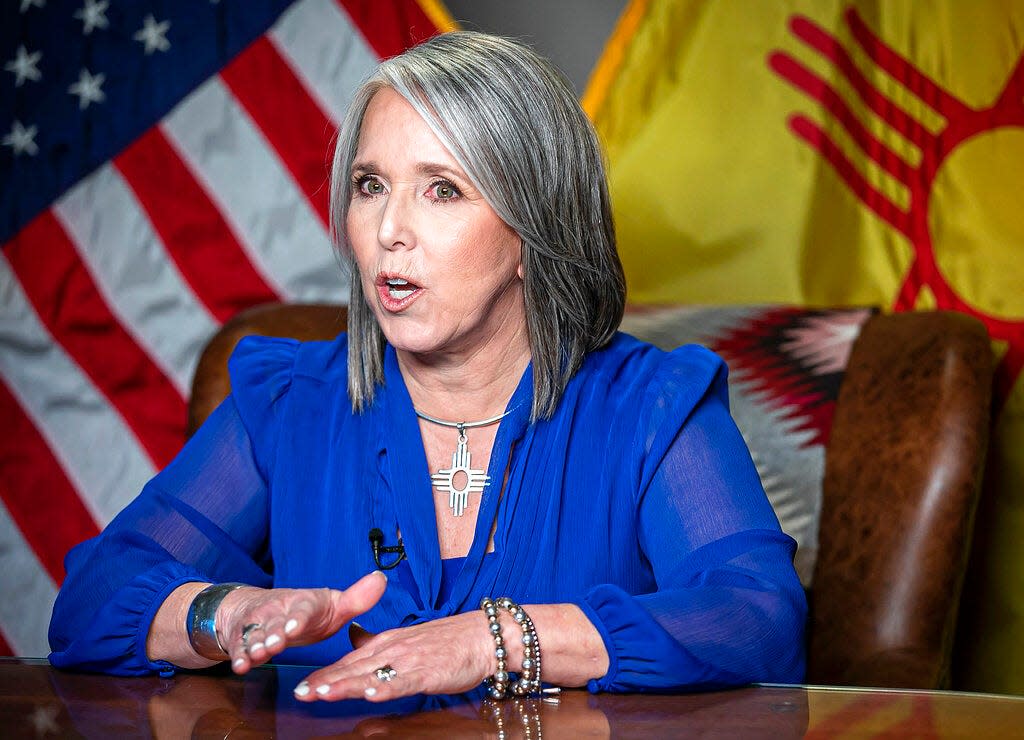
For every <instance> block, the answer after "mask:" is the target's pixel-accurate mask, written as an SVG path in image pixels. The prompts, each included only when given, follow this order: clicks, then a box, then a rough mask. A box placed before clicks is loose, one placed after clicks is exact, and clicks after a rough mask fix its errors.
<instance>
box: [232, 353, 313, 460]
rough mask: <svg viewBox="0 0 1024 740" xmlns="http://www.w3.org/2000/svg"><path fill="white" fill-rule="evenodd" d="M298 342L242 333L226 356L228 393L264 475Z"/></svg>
mask: <svg viewBox="0 0 1024 740" xmlns="http://www.w3.org/2000/svg"><path fill="white" fill-rule="evenodd" d="M300 346H301V344H300V343H299V342H298V341H296V340H294V339H280V338H277V337H257V336H251V337H244V338H243V339H242V340H241V341H240V342H239V343H238V346H237V347H235V351H234V352H233V353H232V355H231V358H230V359H229V360H228V375H229V377H230V378H231V396H232V398H233V399H234V401H235V406H236V407H237V408H238V415H239V417H240V418H241V420H242V424H243V425H244V426H245V429H246V432H247V433H248V435H249V439H250V441H251V443H252V447H253V453H254V455H255V459H256V463H257V465H258V466H259V467H260V472H261V473H263V475H264V478H265V479H266V474H267V469H266V466H267V464H268V461H269V460H270V456H271V454H272V450H273V449H274V447H275V445H276V440H277V433H278V429H279V425H280V421H281V418H280V417H281V408H280V407H281V402H282V399H284V398H285V397H286V396H287V395H288V391H289V389H290V388H291V385H292V378H293V375H294V371H295V359H296V356H297V355H298V351H299V347H300Z"/></svg>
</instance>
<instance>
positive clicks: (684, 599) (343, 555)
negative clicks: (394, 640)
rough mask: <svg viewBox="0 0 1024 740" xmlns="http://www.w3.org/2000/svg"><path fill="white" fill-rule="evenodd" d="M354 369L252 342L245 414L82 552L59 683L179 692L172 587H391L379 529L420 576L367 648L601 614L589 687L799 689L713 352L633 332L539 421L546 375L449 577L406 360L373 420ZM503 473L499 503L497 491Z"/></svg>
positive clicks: (197, 446)
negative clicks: (380, 556)
mask: <svg viewBox="0 0 1024 740" xmlns="http://www.w3.org/2000/svg"><path fill="white" fill-rule="evenodd" d="M346 357H347V336H346V335H344V334H343V335H341V336H339V337H338V338H337V339H336V340H335V341H333V342H311V343H299V342H296V341H293V340H288V339H272V338H265V337H250V338H247V339H244V340H243V341H242V342H241V343H240V344H239V346H238V348H237V349H236V351H235V353H234V355H233V356H232V359H231V361H230V363H229V370H230V374H231V383H232V389H233V391H232V394H231V396H229V397H228V398H227V399H226V400H225V401H224V403H223V404H221V405H220V406H219V407H218V408H217V410H216V411H215V412H214V413H213V414H212V415H211V416H210V418H209V420H208V421H207V422H206V424H204V425H203V427H202V428H201V429H200V430H199V432H198V433H197V434H196V435H195V437H193V438H192V439H191V440H190V441H189V442H188V444H186V445H185V447H184V449H183V450H182V452H181V453H180V454H179V455H178V457H177V458H175V460H174V461H173V462H172V463H171V464H170V465H169V466H168V467H167V468H166V469H165V470H163V471H162V472H161V473H160V474H158V475H157V476H156V477H155V478H154V479H153V480H152V481H150V482H149V483H148V484H147V485H146V487H145V488H144V489H143V491H142V493H141V494H140V495H139V497H138V498H137V499H136V500H135V501H133V502H132V503H131V504H130V505H129V506H128V507H127V508H126V509H125V510H124V511H123V512H121V514H119V515H118V516H117V517H116V518H115V519H114V521H113V522H111V523H110V525H109V526H108V527H107V528H106V529H105V530H104V531H103V532H102V533H101V534H100V535H99V536H98V537H96V538H94V539H92V540H89V541H87V542H84V543H82V544H81V545H79V546H78V547H76V548H75V549H73V550H72V551H71V552H70V553H69V554H68V557H67V561H66V566H67V572H68V575H67V578H66V580H65V581H64V585H63V587H62V588H61V592H60V594H59V596H58V598H57V602H56V604H55V606H54V612H53V618H52V620H51V624H50V646H51V648H52V650H53V652H52V653H51V654H50V661H51V663H52V664H53V665H55V666H58V667H74V668H78V669H82V670H93V671H102V672H108V673H114V674H120V675H134V674H145V673H152V672H160V673H162V674H165V675H167V674H170V673H172V672H173V670H174V667H173V666H171V665H170V664H168V663H166V662H163V661H150V660H148V659H147V657H146V636H147V634H148V631H149V626H150V623H151V622H152V620H153V617H154V614H155V613H156V611H157V609H158V608H159V606H160V604H161V603H162V602H163V601H164V599H165V598H166V597H167V596H168V594H170V593H171V592H172V591H173V590H174V589H175V588H177V587H178V586H180V585H181V584H183V583H186V582H188V581H196V580H203V581H212V582H224V581H242V582H245V583H250V584H253V585H255V586H260V587H268V588H269V587H273V586H277V587H292V588H298V587H323V586H330V587H333V588H346V587H347V586H349V585H351V584H352V583H353V582H354V581H356V580H357V579H358V578H359V577H361V576H362V575H364V574H366V573H368V572H369V571H371V570H374V569H375V568H376V566H375V564H374V560H373V552H372V549H371V547H370V543H369V539H368V532H369V530H370V529H372V528H374V527H379V528H380V529H381V530H383V532H384V534H385V544H386V545H390V544H394V543H395V542H396V541H397V538H398V532H401V536H402V538H403V541H404V545H405V548H406V553H407V556H408V569H409V572H407V573H406V574H405V575H404V577H395V576H394V575H393V576H392V578H391V579H390V580H389V583H388V587H387V590H386V591H385V594H384V596H383V597H382V599H381V600H380V602H378V604H377V605H376V606H374V608H373V609H371V610H370V611H369V612H367V613H366V614H364V615H362V616H361V617H359V620H358V621H359V623H360V624H361V625H362V626H363V627H364V628H365V629H367V630H370V631H371V632H378V631H382V630H386V629H391V628H394V627H398V626H400V625H410V624H414V623H417V622H422V621H426V620H431V619H436V618H439V617H445V616H449V615H451V614H455V613H458V612H463V611H467V610H472V609H476V608H478V604H479V602H480V599H481V597H483V596H485V595H493V596H495V597H497V596H502V595H508V596H510V597H512V598H513V599H514V600H516V601H518V602H520V603H522V604H539V603H574V604H577V605H578V606H579V607H580V608H581V609H582V610H583V612H584V613H585V614H586V615H587V617H588V618H589V619H590V620H591V621H592V622H593V624H594V626H595V627H596V628H597V630H598V631H599V632H600V634H601V636H602V638H603V639H604V643H605V647H606V648H607V650H608V656H609V659H610V664H609V669H608V673H607V674H606V675H605V676H602V677H601V678H599V679H597V680H594V681H591V682H590V684H589V688H590V690H592V691H599V690H603V691H643V690H671V689H681V688H711V687H717V686H724V685H735V684H743V683H748V682H751V681H772V682H799V681H800V680H801V679H802V678H803V672H804V645H803V630H804V620H805V616H806V609H807V606H806V601H805V598H804V593H803V589H802V588H801V586H800V582H799V580H798V579H797V576H796V573H795V571H794V570H793V566H792V556H793V551H794V549H795V543H794V542H793V540H792V539H791V538H790V537H788V536H787V535H785V534H784V533H783V532H782V531H781V530H780V529H779V524H778V520H777V519H776V517H775V514H774V512H773V511H772V508H771V506H770V505H769V503H768V500H767V498H766V497H765V495H764V492H763V490H762V488H761V483H760V480H759V479H758V476H757V472H756V470H755V469H754V466H753V463H752V462H751V459H750V455H749V453H748V451H747V448H746V446H745V444H744V442H743V439H742V437H741V436H740V434H739V432H738V431H737V429H736V426H735V424H734V423H733V421H732V418H731V417H730V416H729V412H728V400H727V395H726V369H725V366H724V364H723V363H722V361H721V360H720V359H719V358H718V357H717V356H715V355H714V354H712V353H711V352H709V351H707V350H705V349H703V348H700V347H696V346H687V347H683V348H680V349H677V350H675V351H673V352H664V351H662V350H659V349H657V348H655V347H653V346H651V345H648V344H645V343H642V342H640V341H638V340H636V339H634V338H632V337H629V336H627V335H625V334H618V335H616V337H615V339H614V340H613V341H612V342H611V344H610V345H609V346H608V347H607V348H605V349H603V350H600V351H597V352H593V353H591V354H590V355H589V356H588V357H587V358H586V360H585V362H584V364H583V367H582V368H581V369H580V371H579V372H578V373H577V374H576V376H575V377H574V378H573V379H572V380H571V382H570V383H569V385H568V387H567V388H566V391H565V394H564V396H563V398H562V400H561V402H560V404H559V406H558V410H557V411H556V413H555V414H554V416H553V417H552V418H551V419H548V420H542V421H538V422H536V423H532V424H531V423H530V421H529V414H530V405H531V399H532V394H533V389H532V384H533V379H532V368H527V370H526V372H525V373H524V375H523V377H522V379H521V380H520V382H519V385H518V387H517V389H516V391H515V393H514V394H513V396H512V398H511V399H510V401H509V404H508V410H509V414H508V415H507V416H506V417H505V418H504V419H503V420H502V421H501V423H500V425H499V428H498V430H497V436H496V438H495V441H494V446H493V449H492V452H491V459H490V469H489V470H488V473H489V474H490V480H491V483H489V484H488V486H487V487H486V488H485V489H484V492H483V494H482V499H481V508H480V514H479V517H478V519H477V523H476V530H475V539H474V540H473V544H472V546H471V547H470V550H469V553H468V555H467V556H466V558H465V559H460V560H461V562H460V561H448V562H446V563H442V561H441V558H440V554H439V548H438V537H437V527H436V523H435V518H434V496H433V494H432V489H431V481H430V472H431V471H429V470H428V467H427V462H426V456H425V454H424V450H423V443H422V440H421V438H420V434H419V427H418V424H417V420H416V417H415V414H414V411H413V406H412V401H411V399H410V398H409V394H408V391H407V389H406V386H405V383H404V381H403V378H402V375H401V372H400V371H399V368H398V362H397V359H396V356H395V353H394V350H393V349H392V348H391V347H388V348H387V349H386V353H385V383H384V385H382V386H381V387H379V388H378V393H377V397H376V399H375V401H374V403H373V404H372V405H371V407H370V408H369V409H368V410H367V411H365V412H364V413H362V414H358V415H357V414H354V413H353V412H352V409H351V406H350V403H349V400H348V395H347V391H346V370H347V359H346ZM470 445H472V437H470ZM506 471H507V472H506ZM506 475H507V482H506V484H505V487H504V490H502V489H501V486H500V483H498V484H496V483H495V482H496V481H497V482H500V481H502V480H505V479H506ZM492 525H494V552H493V554H490V555H487V554H486V550H487V546H488V540H489V536H490V533H491V529H492ZM402 567H403V568H404V567H406V566H405V565H403V566H402ZM445 571H448V573H447V574H446V573H445ZM392 573H394V571H393V572H392ZM445 575H447V577H443V576H445ZM443 581H446V582H447V583H445V584H444V585H445V586H446V588H442V582H443ZM351 649H352V646H351V643H350V642H349V639H348V631H347V630H345V629H342V630H341V631H339V632H338V633H337V634H336V635H334V636H333V637H331V638H329V639H327V640H324V641H323V642H320V643H318V644H315V645H309V646H305V647H297V648H290V649H288V650H286V651H284V652H283V653H282V654H281V655H279V656H278V658H277V662H281V663H298V664H309V665H321V664H326V663H330V662H333V661H335V660H337V659H338V658H340V657H341V656H342V655H344V654H345V653H347V652H349V651H350V650H351Z"/></svg>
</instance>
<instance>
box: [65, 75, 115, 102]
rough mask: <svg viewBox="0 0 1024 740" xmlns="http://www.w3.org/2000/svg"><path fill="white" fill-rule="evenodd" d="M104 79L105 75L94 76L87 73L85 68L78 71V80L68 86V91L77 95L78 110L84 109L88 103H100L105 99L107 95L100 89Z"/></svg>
mask: <svg viewBox="0 0 1024 740" xmlns="http://www.w3.org/2000/svg"><path fill="white" fill-rule="evenodd" d="M106 79H107V77H106V75H103V74H98V75H95V76H94V75H91V74H89V70H87V69H83V70H82V71H81V72H79V73H78V82H76V83H75V84H74V85H72V86H71V87H69V88H68V92H69V93H71V94H72V95H77V96H78V108H79V110H85V109H86V108H88V107H89V104H90V103H102V102H103V101H104V100H105V99H106V97H107V96H106V94H105V93H104V92H103V89H102V86H103V82H104V81H105V80H106Z"/></svg>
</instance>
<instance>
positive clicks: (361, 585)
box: [215, 571, 387, 674]
mask: <svg viewBox="0 0 1024 740" xmlns="http://www.w3.org/2000/svg"><path fill="white" fill-rule="evenodd" d="M386 585H387V576H385V575H384V574H383V573H382V572H381V571H374V572H373V573H370V574H369V575H366V576H363V577H362V578H360V579H359V580H358V581H356V582H355V583H353V584H352V585H351V586H350V587H349V588H347V589H345V590H344V591H339V590H337V589H332V588H295V589H293V588H272V589H264V588H255V587H252V588H250V587H244V588H239V589H237V590H235V591H232V592H231V593H229V594H228V595H227V596H226V597H224V600H223V601H222V602H221V603H220V606H219V607H218V608H217V614H216V617H215V622H216V628H217V634H218V635H219V636H220V643H221V645H222V646H223V647H224V649H225V650H227V651H228V658H229V659H230V661H231V668H232V670H233V671H234V672H235V673H239V674H241V673H246V672H247V671H248V670H249V669H250V668H252V667H253V666H257V665H261V664H263V663H266V662H267V661H268V660H270V659H271V658H272V657H273V656H275V655H277V654H278V653H280V652H281V651H282V650H284V649H285V648H287V647H295V646H298V645H309V644H311V643H314V642H319V641H320V640H324V639H327V638H328V637H330V636H331V635H333V634H334V633H335V632H337V631H338V630H339V629H341V628H342V626H344V625H345V624H346V623H347V622H349V621H351V620H352V619H353V618H354V617H357V616H359V615H360V614H362V613H363V612H365V611H367V610H368V609H370V608H372V607H373V605H374V604H376V603H377V601H378V600H379V599H380V597H381V596H382V595H383V594H384V588H385V586H386ZM253 624H255V625H258V626H257V627H253V628H251V629H250V630H249V631H248V634H247V635H246V639H245V640H243V639H242V633H243V630H244V629H245V627H246V626H247V625H253Z"/></svg>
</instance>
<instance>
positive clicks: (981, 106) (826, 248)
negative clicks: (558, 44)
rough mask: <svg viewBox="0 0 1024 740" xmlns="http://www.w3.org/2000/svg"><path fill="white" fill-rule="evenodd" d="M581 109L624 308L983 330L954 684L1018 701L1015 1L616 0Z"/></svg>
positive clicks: (1022, 651) (1021, 176)
mask: <svg viewBox="0 0 1024 740" xmlns="http://www.w3.org/2000/svg"><path fill="white" fill-rule="evenodd" d="M584 105H585V107H586V108H587V109H588V111H589V112H590V114H591V115H592V117H593V119H594V121H595V123H596V125H597V128H598V131H599V133H600V134H601V136H602V138H603V139H604V142H605V145H606V147H607V150H608V157H609V173H610V181H611V190H612V199H613V203H614V209H615V216H616V219H617V229H618V235H619V245H620V251H621V253H622V257H623V262H624V264H625V266H626V273H627V281H628V285H629V297H630V300H631V301H632V302H635V303H645V302H646V303H679V302H685V303H735V302H766V301H778V302H788V303H801V304H811V305H834V304H869V305H877V306H882V307H883V308H886V309H890V310H909V309H914V308H932V307H939V308H948V309H956V310H959V311H963V312H965V313H968V314H971V315H973V316H976V317H978V318H979V319H981V320H982V321H983V322H984V323H985V324H986V326H987V327H988V330H989V333H990V334H991V336H992V337H993V340H994V348H995V351H996V356H997V358H998V362H999V364H998V368H997V379H996V399H997V400H996V403H997V405H996V414H997V416H996V418H997V423H998V426H997V429H996V434H995V436H994V439H993V442H992V452H991V453H990V456H991V457H992V463H993V464H992V466H991V468H992V473H991V474H990V476H989V478H990V480H989V488H988V490H986V494H985V495H986V497H987V499H988V500H987V501H986V502H985V505H984V506H985V507H987V508H988V513H987V515H986V516H984V517H982V519H981V520H980V523H981V524H982V530H981V531H978V532H977V534H976V537H977V538H978V539H979V542H980V543H981V544H983V545H984V549H985V550H986V553H985V554H986V557H985V558H984V562H985V563H986V564H987V565H986V567H985V569H984V570H983V571H982V572H980V573H975V576H976V577H977V578H979V579H980V586H979V587H977V588H976V590H975V593H980V595H981V602H980V603H974V604H971V605H969V606H965V607H964V610H963V612H962V613H963V616H964V617H965V618H966V620H967V623H968V624H969V625H974V627H973V629H974V632H975V634H974V635H968V639H967V644H968V646H969V650H966V651H963V654H964V655H965V656H966V660H965V671H966V673H965V675H966V677H967V678H966V681H967V683H969V684H971V685H973V686H975V687H979V688H990V689H995V690H1009V691H1017V692H1021V693H1024V380H1022V373H1021V368H1022V365H1024V3H1021V2H997V1H996V0H987V1H986V0H981V1H974V2H969V3H966V2H959V1H958V0H946V1H945V2H943V1H941V0H933V1H932V2H914V3H911V2H888V3H885V2H883V3H879V2H877V1H875V2H866V1H865V2H858V1H854V2H835V1H832V2H830V1H828V0H803V1H800V0H777V1H775V2H767V1H764V0H746V1H742V0H718V1H711V0H633V1H632V2H631V3H630V4H629V5H628V6H627V8H626V11H625V12H624V14H623V17H622V19H621V20H620V23H619V26H618V28H617V29H616V32H615V34H614V35H613V37H612V39H611V40H610V41H609V44H608V47H607V48H606V51H605V54H604V56H603V57H602V60H601V61H600V62H599V65H598V68H597V70H596V71H595V73H594V76H593V78H592V81H591V85H590V87H589V89H588V91H587V94H586V96H585V98H584ZM993 486H995V487H996V490H993ZM988 522H991V525H988V524H986V523H988Z"/></svg>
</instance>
